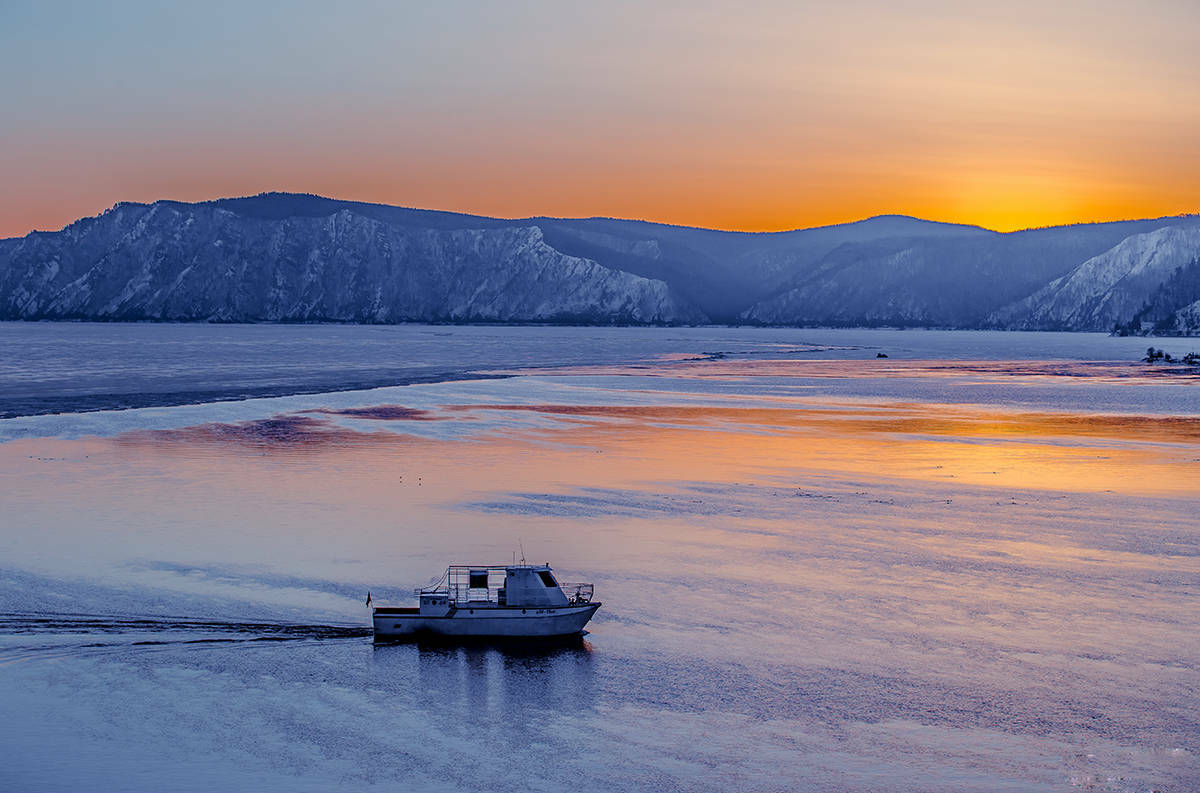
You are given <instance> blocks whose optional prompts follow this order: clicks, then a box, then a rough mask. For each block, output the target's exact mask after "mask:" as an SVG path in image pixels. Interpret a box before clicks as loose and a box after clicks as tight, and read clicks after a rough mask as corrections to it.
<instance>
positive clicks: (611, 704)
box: [0, 324, 1200, 791]
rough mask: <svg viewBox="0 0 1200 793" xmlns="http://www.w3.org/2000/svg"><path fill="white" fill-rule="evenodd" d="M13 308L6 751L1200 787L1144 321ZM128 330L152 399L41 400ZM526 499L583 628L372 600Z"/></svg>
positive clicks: (178, 780) (964, 786) (433, 768)
mask: <svg viewBox="0 0 1200 793" xmlns="http://www.w3.org/2000/svg"><path fill="white" fill-rule="evenodd" d="M160 332H161V335H159V334H160ZM445 333H449V334H451V335H450V336H442V335H435V334H445ZM4 334H9V335H8V336H5V335H4ZM0 338H7V339H9V340H14V339H19V340H20V342H21V343H20V344H7V345H6V346H5V348H4V349H5V353H4V354H5V359H4V369H3V371H2V373H0V378H2V379H0V385H3V387H4V394H5V396H4V397H3V399H5V400H9V395H11V394H13V393H17V392H20V396H19V398H13V399H12V400H11V401H6V402H5V405H6V406H7V407H8V409H9V410H10V413H21V414H22V415H15V416H13V417H11V418H8V419H5V420H2V421H0V439H3V442H0V477H2V479H0V482H2V483H3V484H2V487H3V489H2V490H0V509H2V510H3V511H2V513H0V514H3V515H4V516H5V518H4V526H5V528H4V531H3V532H0V559H3V560H4V561H3V569H0V612H2V614H3V616H0V691H2V692H3V694H4V696H3V708H4V710H5V713H4V714H3V715H4V718H3V719H0V747H3V755H4V756H5V758H6V762H5V763H4V764H2V765H0V787H3V788H4V789H12V790H66V789H79V788H83V789H92V788H104V789H110V790H151V789H155V790H156V789H161V788H163V787H164V786H170V787H173V788H177V789H185V790H192V789H194V790H202V789H204V790H207V789H212V788H214V787H215V788H230V787H238V788H246V787H255V788H261V789H264V790H329V789H347V790H361V789H364V788H371V789H379V790H461V789H470V788H476V789H478V788H486V789H497V790H528V789H536V790H542V789H551V788H555V789H560V788H563V787H568V786H569V787H573V788H579V789H607V790H644V789H663V790H714V791H715V790H730V789H737V790H764V791H765V790H878V791H896V790H900V791H904V790H912V791H918V790H919V791H928V790H945V791H960V790H980V791H993V790H1031V791H1042V790H1046V791H1059V790H1065V789H1081V790H1088V789H1090V790H1122V791H1123V790H1129V791H1134V790H1137V791H1143V790H1151V789H1159V790H1172V791H1187V790H1195V789H1197V788H1198V787H1200V761H1198V759H1197V754H1198V753H1200V717H1198V716H1197V712H1198V711H1200V708H1198V707H1197V706H1198V705H1200V702H1197V694H1196V692H1197V690H1200V668H1198V667H1200V664H1198V663H1197V658H1200V639H1197V634H1196V631H1195V625H1196V623H1197V618H1198V617H1200V608H1198V606H1197V603H1196V595H1197V591H1198V589H1197V587H1198V585H1200V528H1198V527H1197V523H1196V521H1195V518H1194V515H1195V511H1196V507H1197V506H1198V505H1200V503H1198V499H1197V497H1196V495H1195V493H1196V482H1197V481H1200V420H1197V418H1196V416H1197V415H1200V390H1198V389H1197V385H1196V383H1195V380H1194V378H1192V377H1190V376H1189V375H1187V374H1185V373H1182V372H1176V371H1169V370H1163V369H1158V368H1151V367H1147V366H1145V365H1142V364H1138V363H1136V362H1135V361H1136V359H1137V357H1139V355H1140V354H1141V353H1142V352H1144V350H1145V347H1146V342H1145V340H1140V339H1109V338H1107V337H1103V336H1098V335H1069V334H1063V335H1058V334H1053V335H1037V334H999V333H995V334H993V333H958V332H929V331H820V330H751V329H714V328H704V329H631V328H612V329H599V330H597V329H586V328H569V329H560V328H438V327H424V326H408V327H402V328H382V329H381V328H353V327H269V328H268V327H261V326H249V327H246V326H212V327H210V326H150V325H135V326H128V325H99V326H97V325H82V324H80V325H2V326H0ZM380 338H384V339H387V340H388V341H386V342H380V341H378V339H380ZM1183 341H1184V343H1183V344H1181V345H1178V346H1180V349H1179V350H1178V351H1176V350H1173V349H1171V347H1170V346H1169V345H1166V346H1167V347H1168V350H1170V351H1171V352H1172V353H1173V354H1175V353H1177V354H1182V353H1183V352H1186V351H1187V349H1184V348H1185V347H1186V341H1187V340H1183ZM280 345H282V346H283V348H286V349H288V350H290V351H291V352H290V353H289V354H290V355H292V356H293V359H292V363H291V365H290V366H279V365H278V363H279V362H278V360H277V352H276V351H277V350H279V349H280ZM1155 346H1163V345H1160V344H1158V343H1157V341H1156V344H1155ZM100 350H103V352H99V351H100ZM235 351H236V352H235ZM881 351H882V352H885V353H886V354H888V355H889V358H887V359H877V358H875V355H876V353H877V352H881ZM715 353H720V355H714V354H715ZM255 361H267V362H269V363H270V365H269V366H268V367H265V368H267V369H271V371H264V372H262V373H261V377H262V378H264V379H271V382H270V383H269V384H266V385H264V384H263V383H262V382H260V381H257V380H255V378H257V377H260V372H258V371H257V369H258V367H256V366H255V365H254V362H255ZM334 364H336V367H334V366H333V365H334ZM331 367H333V368H334V369H335V370H336V371H334V372H332V373H331ZM77 369H78V370H79V371H80V374H79V375H78V376H74V375H72V372H74V371H76V370H77ZM102 371H113V372H116V371H123V372H125V373H126V376H125V377H124V378H116V380H114V382H125V381H128V382H126V384H125V385H124V386H123V388H125V390H126V391H127V392H128V394H129V396H128V399H129V400H131V404H138V405H141V406H140V407H137V408H136V409H127V410H98V411H91V412H67V413H60V414H51V413H48V412H46V411H47V409H48V407H49V406H57V409H61V410H70V411H81V410H85V411H86V410H90V409H91V408H93V407H96V406H97V405H100V404H105V403H104V401H103V400H104V399H111V398H112V394H115V393H117V392H118V391H119V390H120V389H117V388H113V387H112V384H111V383H109V384H103V383H100V384H98V383H97V380H98V379H99V375H98V374H97V373H98V372H102ZM351 371H353V372H358V373H359V374H356V375H354V376H353V377H346V378H345V379H344V380H341V381H339V380H338V378H339V377H342V375H339V374H337V372H351ZM406 371H407V372H408V373H409V374H412V373H413V372H420V373H423V374H422V377H420V378H417V377H412V378H409V379H407V380H405V379H404V378H405V377H407V375H405V372H406ZM468 374H469V375H470V377H472V378H476V377H488V378H492V379H466V380H464V379H461V377H462V376H464V375H468ZM56 378H57V379H56ZM419 379H424V380H427V381H429V382H416V380H419ZM367 382H370V383H393V382H409V383H411V384H409V385H399V386H397V385H389V386H387V387H382V388H376V389H371V390H364V389H362V388H361V386H362V385H363V384H364V383H367ZM256 383H257V385H256ZM39 384H41V385H39ZM144 384H160V385H161V388H160V389H159V391H158V393H160V394H162V395H164V396H163V398H162V399H159V400H156V401H154V402H152V403H150V404H144V403H139V402H137V401H136V400H137V398H138V397H137V394H138V393H140V392H139V391H138V389H139V388H141V387H142V386H143V385H144ZM260 386H261V387H266V388H270V389H272V390H271V392H270V393H271V394H272V395H271V396H270V397H267V398H256V399H249V400H243V401H219V402H214V401H201V400H202V398H201V397H200V396H198V395H201V394H208V395H210V397H211V399H221V400H232V399H233V398H234V397H236V396H237V395H238V393H240V392H242V391H244V390H245V389H247V388H250V387H260ZM321 388H324V389H334V388H336V389H338V390H336V391H334V390H326V391H319V389H321ZM355 388H357V390H355ZM105 395H108V396H105ZM97 396H100V397H103V399H100V400H97V399H96V397H97ZM20 405H24V406H25V407H24V408H21V407H20ZM518 540H519V541H520V542H521V543H523V545H524V548H525V550H526V552H527V554H528V555H530V556H533V557H536V558H537V560H538V561H543V560H549V561H550V562H552V563H553V564H554V565H555V567H556V569H557V570H558V571H559V574H560V577H564V578H566V579H569V580H582V581H593V582H594V583H595V584H596V592H597V599H599V600H602V601H603V602H604V606H603V607H602V608H601V609H600V611H599V612H598V614H597V616H596V619H595V620H594V621H593V623H592V624H591V625H590V626H589V629H590V633H589V635H588V636H586V637H585V638H584V639H583V640H582V641H581V642H580V643H579V644H578V645H575V646H567V647H556V648H542V649H534V650H530V651H527V652H517V651H514V650H513V649H512V648H500V647H487V646H484V647H469V648H446V647H425V646H388V647H373V646H372V645H371V643H370V641H369V639H367V638H366V637H365V635H364V631H363V628H364V626H366V625H367V620H366V613H365V609H364V608H363V606H362V600H363V599H364V598H365V594H366V591H367V590H368V589H370V590H371V591H372V593H373V594H374V596H375V597H376V598H384V599H394V600H396V601H398V602H402V601H403V600H404V598H405V596H406V593H407V592H409V591H411V588H412V587H413V586H417V585H420V584H424V583H426V582H427V581H428V580H429V579H430V578H433V577H436V576H438V575H440V573H441V571H442V569H443V568H444V566H445V565H446V564H448V563H451V562H457V561H475V560H482V561H489V560H494V561H497V562H500V561H504V560H507V559H509V558H510V555H511V553H512V551H513V550H514V549H515V548H516V547H517V545H518ZM64 747H69V752H64V750H63V748H64Z"/></svg>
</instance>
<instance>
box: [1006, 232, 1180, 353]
mask: <svg viewBox="0 0 1200 793" xmlns="http://www.w3.org/2000/svg"><path fill="white" fill-rule="evenodd" d="M1197 252H1200V227H1197V226H1182V227H1181V226H1168V227H1166V228H1161V229H1157V230H1155V231H1152V232H1148V233H1145V234H1134V235H1131V236H1129V237H1127V238H1126V239H1124V240H1122V241H1121V242H1120V243H1119V244H1117V245H1115V246H1114V247H1112V248H1110V249H1109V250H1107V251H1105V252H1104V253H1102V254H1100V255H1099V256H1094V257H1092V258H1090V259H1088V260H1087V261H1085V262H1083V263H1081V264H1080V265H1079V266H1077V267H1075V268H1074V269H1072V270H1071V272H1069V273H1067V274H1066V275H1064V276H1062V277H1061V278H1056V279H1054V280H1053V281H1051V282H1050V283H1049V284H1047V285H1046V286H1044V287H1043V288H1041V289H1039V290H1038V291H1037V292H1034V293H1033V294H1032V295H1030V296H1029V297H1027V298H1025V299H1023V300H1021V301H1019V302H1017V303H1015V304H1013V305H1011V306H1007V307H1006V308H1004V309H1002V310H1000V311H998V312H996V313H995V314H994V315H993V317H992V321H993V322H994V323H996V324H998V325H1002V326H1005V327H1017V328H1022V329H1032V330H1041V329H1064V330H1098V331H1107V330H1112V328H1113V326H1114V325H1118V324H1121V323H1125V322H1128V321H1129V320H1130V319H1131V318H1132V317H1133V316H1134V314H1135V313H1137V312H1138V311H1139V310H1140V309H1141V308H1142V307H1143V306H1144V305H1145V304H1146V302H1147V300H1148V299H1149V298H1150V297H1151V296H1152V295H1153V294H1154V293H1155V291H1156V290H1157V289H1159V288H1160V287H1161V286H1162V285H1163V284H1164V282H1165V281H1166V280H1167V279H1168V278H1170V277H1171V275H1172V274H1173V273H1174V272H1175V271H1176V270H1177V269H1178V268H1180V267H1182V266H1184V265H1186V264H1188V263H1189V262H1191V261H1192V259H1193V258H1195V256H1196V255H1197Z"/></svg>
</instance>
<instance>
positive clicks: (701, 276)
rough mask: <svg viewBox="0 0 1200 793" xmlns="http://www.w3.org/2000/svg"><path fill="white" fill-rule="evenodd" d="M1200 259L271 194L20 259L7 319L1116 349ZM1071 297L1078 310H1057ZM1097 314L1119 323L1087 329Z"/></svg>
mask: <svg viewBox="0 0 1200 793" xmlns="http://www.w3.org/2000/svg"><path fill="white" fill-rule="evenodd" d="M1155 234H1157V235H1158V236H1157V237H1146V236H1145V235H1155ZM1139 235H1141V237H1139ZM1137 239H1143V243H1136V240H1137ZM1145 239H1151V243H1145V242H1144V240H1145ZM1155 240H1158V242H1155ZM1161 240H1173V242H1172V243H1171V245H1173V246H1174V247H1171V250H1170V251H1169V256H1167V252H1166V247H1164V246H1165V245H1166V243H1163V242H1161ZM1123 244H1124V245H1125V248H1123V249H1122V251H1125V252H1126V254H1128V256H1132V257H1133V258H1134V259H1137V257H1138V256H1143V257H1149V258H1148V259H1146V261H1145V262H1143V261H1142V260H1141V259H1137V261H1136V262H1133V260H1132V259H1130V261H1131V262H1133V264H1131V265H1130V266H1135V265H1136V267H1137V268H1140V269H1139V270H1138V272H1139V273H1144V277H1142V279H1141V281H1139V282H1138V283H1137V284H1136V288H1134V287H1133V286H1131V284H1132V281H1126V282H1124V283H1123V284H1119V283H1117V281H1113V280H1112V279H1109V280H1108V281H1105V278H1104V277H1102V276H1101V270H1102V269H1103V268H1100V269H1097V268H1098V265H1097V264H1096V261H1103V259H1102V257H1104V256H1106V255H1107V256H1109V257H1110V258H1112V257H1114V256H1117V255H1118V254H1117V253H1111V252H1112V251H1113V250H1114V249H1116V248H1119V247H1120V246H1121V245H1123ZM1137 244H1142V247H1141V248H1137ZM1167 247H1170V246H1167ZM1134 248H1137V251H1141V253H1137V251H1134V252H1133V253H1129V251H1131V250H1133V249H1134ZM1193 254H1200V216H1197V215H1177V216H1166V217H1162V218H1148V219H1141V220H1125V221H1106V222H1103V223H1078V224H1070V225H1064V226H1051V227H1043V228H1037V229H1025V230H1020V231H1012V232H998V231H993V230H990V229H985V228H982V227H979V226H972V225H968V224H954V223H942V222H939V221H931V220H926V219H922V218H917V217H913V216H908V215H898V214H885V215H875V216H872V217H870V218H863V219H862V220H857V221H852V222H849V223H840V224H831V225H826V226H817V227H812V228H803V229H792V230H784V231H737V230H722V229H706V228H701V227H693V226H681V225H671V224H662V223H656V222H654V221H646V220H631V219H621V218H603V217H592V218H555V217H549V216H537V217H530V218H491V217H487V216H482V215H471V214H465V213H456V212H449V211H444V210H431V209H418V208H409V207H397V206H391V205H387V204H375V203H368V202H358V201H349V200H344V199H334V198H326V197H323V196H317V195H312V194H304V193H261V194H258V195H255V196H241V197H233V198H218V199H212V200H209V201H200V202H184V201H174V200H166V199H165V200H161V201H155V202H151V203H142V202H118V203H116V204H114V205H113V206H112V207H110V208H109V209H107V210H105V211H104V212H102V213H100V214H99V215H96V216H93V217H89V218H80V219H79V220H77V221H75V222H74V223H71V224H68V225H67V226H65V227H64V228H63V229H61V230H59V231H36V232H30V233H29V234H27V235H25V236H24V237H10V238H6V239H4V240H0V318H3V319H68V318H71V319H153V320H178V321H267V322H276V321H298V322H304V321H339V322H341V321H345V322H403V321H447V322H474V321H487V322H583V323H596V324H610V323H636V324H643V323H651V324H692V323H708V322H711V323H738V324H745V323H749V324H766V325H814V324H827V325H883V324H887V325H916V326H930V327H1001V328H1030V329H1037V328H1050V327H1053V328H1056V329H1068V330H1097V329H1101V328H1100V327H1099V326H1100V325H1104V326H1105V327H1104V328H1103V329H1106V330H1107V329H1111V328H1112V327H1114V326H1120V325H1121V324H1122V323H1123V322H1128V321H1129V320H1131V319H1132V314H1133V312H1135V311H1136V310H1137V309H1139V308H1141V307H1142V305H1143V303H1145V301H1146V300H1147V299H1148V298H1149V296H1150V295H1151V293H1153V292H1154V290H1155V289H1157V288H1158V287H1159V286H1160V284H1161V283H1162V282H1163V281H1164V280H1165V279H1166V278H1167V277H1169V276H1170V274H1171V272H1172V271H1173V268H1174V267H1175V266H1178V265H1179V264H1182V263H1184V262H1186V261H1191V258H1192V256H1193ZM1121 255H1125V254H1121ZM1128 256H1127V258H1128ZM1159 256H1167V258H1166V259H1163V260H1162V263H1161V264H1155V262H1157V261H1158V260H1157V259H1155V257H1159ZM1098 257H1100V258H1098ZM1088 262H1092V264H1091V265H1088V266H1087V267H1085V266H1084V265H1085V264H1087V263H1088ZM1081 267H1082V268H1083V269H1080V268H1081ZM1089 268H1091V269H1089ZM1093 271H1094V272H1093ZM1105 272H1107V271H1105ZM1064 279H1066V280H1065V281H1064ZM1072 279H1073V280H1072ZM1117 280H1118V281H1119V280H1120V279H1117ZM1110 281H1111V282H1110ZM1067 282H1070V283H1073V284H1075V285H1076V286H1077V287H1078V289H1076V290H1075V292H1077V293H1078V295H1075V292H1072V293H1070V294H1068V293H1066V292H1063V291H1062V289H1058V291H1057V292H1055V294H1056V295H1059V302H1058V303H1053V301H1051V302H1050V303H1047V302H1046V301H1047V300H1050V298H1049V297H1047V295H1049V293H1048V292H1046V291H1045V290H1047V289H1051V287H1052V285H1054V284H1059V285H1060V286H1061V285H1062V284H1063V283H1067ZM1097 290H1099V291H1097ZM1122 290H1123V291H1122ZM1176 291H1177V290H1176ZM1085 293H1086V294H1087V295H1089V297H1088V298H1087V299H1088V300H1092V301H1093V302H1097V304H1098V305H1103V306H1107V308H1105V309H1104V310H1103V311H1100V313H1099V314H1097V313H1096V312H1094V311H1093V312H1092V313H1091V314H1088V313H1087V311H1084V310H1083V309H1082V308H1081V305H1077V304H1081V301H1082V300H1083V298H1082V297H1079V295H1084V294H1085ZM1175 293H1176V292H1168V293H1167V294H1168V295H1173V294H1175ZM1038 295H1041V297H1036V299H1035V296H1038ZM1072 295H1075V296H1074V297H1073V296H1072ZM1162 299H1165V298H1160V299H1159V303H1161V302H1162ZM1051 304H1052V305H1051ZM1047 306H1050V307H1049V308H1047ZM1180 308H1182V307H1180ZM1167 309H1171V310H1173V309H1174V307H1171V306H1166V307H1164V306H1162V305H1158V304H1156V311H1159V312H1160V313H1161V311H1163V310H1167ZM1081 311H1083V313H1080V312H1081ZM1194 313H1195V312H1183V313H1182V314H1180V316H1182V317H1184V319H1183V320H1180V322H1181V323H1182V327H1181V328H1180V329H1179V332H1184V333H1187V332H1191V330H1190V325H1188V322H1187V320H1186V318H1187V317H1190V316H1192V315H1193V314H1194ZM1085 315H1086V316H1085ZM1155 327H1157V326H1155Z"/></svg>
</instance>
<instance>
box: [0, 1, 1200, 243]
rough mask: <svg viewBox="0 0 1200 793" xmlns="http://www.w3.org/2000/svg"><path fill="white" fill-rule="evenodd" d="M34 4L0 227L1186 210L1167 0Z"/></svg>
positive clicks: (16, 71)
mask: <svg viewBox="0 0 1200 793" xmlns="http://www.w3.org/2000/svg"><path fill="white" fill-rule="evenodd" d="M32 9H33V7H32V6H30V7H29V8H26V9H22V8H21V7H16V8H9V9H8V10H6V11H4V12H3V14H4V17H5V18H4V19H3V23H4V24H2V25H0V40H2V41H3V44H4V46H3V47H2V48H0V58H2V59H4V61H5V62H4V64H3V65H4V69H3V71H2V72H0V73H2V74H3V75H4V76H3V77H0V81H3V83H2V84H4V85H5V89H6V90H5V93H6V97H7V98H6V103H5V104H6V122H5V125H4V127H5V128H4V130H3V132H2V133H0V135H2V136H3V145H2V146H0V172H2V173H3V174H4V175H5V178H4V182H3V183H4V187H3V193H2V194H0V236H17V235H23V234H25V233H27V232H28V231H30V230H31V229H57V228H59V227H61V226H63V225H64V224H66V223H69V222H70V221H72V220H74V219H75V218H77V217H81V216H86V215H93V214H96V213H98V212H100V211H102V210H103V209H105V208H107V207H108V206H111V205H112V204H113V203H114V202H116V201H120V200H134V201H152V200H155V199H159V198H173V199H181V200H204V199H211V198H216V197H220V196H230V195H247V194H253V193H257V192H262V191H272V190H283V191H296V192H311V193H318V194H322V195H328V196H334V197H340V198H346V199H354V200H361V201H374V202H381V203H390V204H399V205H405V206H416V207H427V208H437V209H447V210H454V211H461V212H470V213H479V214H487V215H494V216H502V217H525V216H532V215H557V216H591V215H605V216H619V217H632V218H643V219H648V220H656V221H663V222H668V223H676V224H686V225H700V226H710V227H716V228H727V229H745V230H779V229H790V228H798V227H805V226H813V225H822V224H830V223H838V222H843V221H850V220H855V219H859V218H863V217H867V216H871V215H876V214H889V213H898V214H907V215H915V216H920V217H926V218H931V219H936V220H944V221H954V222H961V223H971V224H978V225H981V226H985V227H988V228H992V229H997V230H1012V229H1019V228H1026V227H1031V226H1041V225H1052V224H1062V223H1071V222H1080V221H1099V220H1111V219H1119V218H1130V217H1149V216H1162V215H1173V214H1179V213H1185V212H1194V211H1196V210H1197V208H1198V207H1200V201H1198V200H1197V199H1198V196H1197V193H1196V185H1197V184H1200V158H1197V157H1196V156H1195V154H1194V142H1195V141H1196V140H1197V139H1200V110H1198V109H1197V108H1200V103H1198V102H1197V101H1196V100H1197V98H1200V97H1198V96H1197V92H1198V90H1200V89H1198V86H1200V55H1198V54H1197V52H1198V51H1197V49H1196V47H1195V46H1194V42H1195V41H1196V40H1197V37H1198V36H1200V13H1197V11H1196V7H1195V6H1194V5H1193V4H1190V3H1181V2H1174V1H1173V0H1155V2H1151V3H1146V4H1140V5H1137V6H1133V5H1127V4H1117V3H1107V2H1105V3H1086V4H1085V3H1064V4H1055V5H1052V6H1047V5H1046V4H1038V3H1032V2H1014V3H1007V4H1004V5H1003V6H1002V7H997V6H987V7H984V6H973V5H971V4H967V5H963V4H960V3H950V2H944V1H942V0H929V1H928V2H915V3H902V4H895V3H886V4H885V3H875V2H866V1H865V0H860V1H859V2H850V3H843V4H838V6H837V7H836V8H834V7H827V6H825V5H824V4H803V3H801V4H797V3H772V2H760V3H753V4H750V5H749V6H746V5H742V4H739V5H737V6H728V7H720V6H718V7H704V8H696V7H694V6H689V5H686V4H673V3H652V4H647V5H636V4H630V5H624V4H617V5H609V4H604V5H603V6H583V5H575V4H551V5H540V4H525V3H519V4H505V5H504V6H503V7H487V6H483V7H479V6H471V5H466V4H454V3H451V4H445V5H439V6H438V7H436V8H432V9H429V8H417V7H411V6H405V5H396V4H388V3H380V4H370V3H367V4H358V5H355V6H354V7H352V8H350V9H334V8H331V7H324V6H321V5H318V4H300V5H297V6H295V7H293V8H290V9H289V12H288V13H287V15H286V16H284V15H282V14H280V13H279V10H278V9H270V8H267V7H265V6H264V7H255V8H250V9H241V10H238V12H237V13H236V14H235V13H234V11H233V7H228V8H223V9H222V8H218V9H216V10H215V11H211V10H208V9H199V8H196V9H186V8H185V9H173V10H170V11H167V10H165V9H161V8H159V7H157V6H154V5H147V6H145V7H135V6H124V7H121V8H117V9H114V10H111V12H110V10H101V9H94V10H93V9H89V8H80V9H77V13H75V14H73V15H70V17H69V18H67V19H65V20H60V19H52V15H38V14H35V13H34V12H33V10H32ZM48 25H53V26H54V27H53V29H52V30H51V29H48V28H47V26H48ZM316 52H319V53H320V56H321V57H320V58H312V57H308V56H306V53H316ZM50 53H53V57H48V56H49V55H50ZM34 64H37V65H36V66H34Z"/></svg>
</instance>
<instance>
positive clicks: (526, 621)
mask: <svg viewBox="0 0 1200 793" xmlns="http://www.w3.org/2000/svg"><path fill="white" fill-rule="evenodd" d="M522 562H524V560H522ZM593 593H594V587H593V586H592V585H591V584H564V583H559V581H558V579H556V578H555V577H554V571H553V570H552V569H551V568H550V564H549V563H547V564H543V565H535V564H524V563H522V564H511V565H450V566H449V567H447V568H446V572H445V573H444V574H443V575H442V577H441V579H440V580H438V582H437V583H435V584H431V585H430V586H426V587H419V588H417V589H415V590H414V591H413V594H414V595H416V596H417V598H418V603H419V605H417V606H383V605H380V606H374V607H373V609H372V615H371V616H372V622H373V623H374V628H375V640H376V641H396V640H402V639H419V638H423V637H426V638H430V637H438V638H450V639H454V638H462V639H466V638H480V639H513V638H543V639H550V638H562V637H569V636H578V635H581V634H582V633H583V628H584V626H585V625H587V623H588V621H589V620H590V619H591V618H592V615H593V614H595V613H596V609H598V608H600V606H601V604H600V603H599V602H593V601H592V595H593ZM367 597H368V605H369V604H370V594H369V593H368V596H367Z"/></svg>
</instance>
